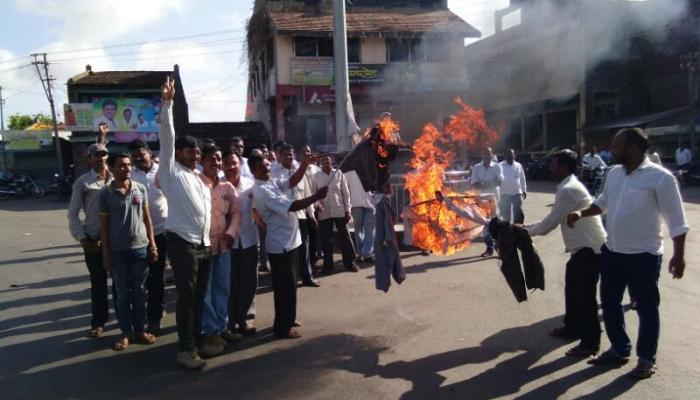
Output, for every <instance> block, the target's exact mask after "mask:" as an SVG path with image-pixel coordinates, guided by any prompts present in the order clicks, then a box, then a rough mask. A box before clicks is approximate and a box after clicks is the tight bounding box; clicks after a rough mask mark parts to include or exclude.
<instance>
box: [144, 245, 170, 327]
mask: <svg viewBox="0 0 700 400" xmlns="http://www.w3.org/2000/svg"><path fill="white" fill-rule="evenodd" d="M155 239H156V246H157V247H158V260H156V262H154V263H153V264H150V265H149V266H148V279H147V280H146V289H147V290H148V308H147V310H146V315H147V319H148V324H149V325H150V324H159V323H160V320H161V319H162V318H163V311H165V260H166V259H167V249H168V245H167V243H168V241H167V240H166V238H165V233H161V234H159V235H156V237H155Z"/></svg>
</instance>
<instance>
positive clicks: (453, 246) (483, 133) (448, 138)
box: [404, 98, 498, 254]
mask: <svg viewBox="0 0 700 400" xmlns="http://www.w3.org/2000/svg"><path fill="white" fill-rule="evenodd" d="M455 103H456V104H457V105H458V106H459V107H460V112H459V113H457V114H456V115H454V116H452V117H451V118H450V121H449V123H448V124H447V125H446V126H445V129H444V132H440V130H439V129H438V128H437V127H435V125H433V124H431V123H429V124H427V125H426V126H425V127H424V128H423V134H422V135H421V136H420V137H419V138H418V139H417V140H416V142H415V143H414V144H413V150H414V152H415V155H414V157H413V159H412V160H411V163H410V165H411V167H413V168H414V171H413V172H411V173H409V174H407V175H406V177H405V180H406V190H408V192H409V193H410V199H411V206H409V210H408V212H407V213H406V215H404V216H405V217H407V218H408V219H410V220H411V222H412V224H413V242H414V244H415V245H416V246H418V247H420V248H423V249H427V250H432V251H433V252H435V253H438V254H454V253H455V252H457V251H460V250H463V249H465V248H467V247H468V246H469V244H470V242H471V240H472V239H474V238H475V237H476V236H477V235H478V234H479V233H480V232H481V229H482V226H481V225H479V224H477V223H475V222H473V221H471V220H469V219H467V218H464V217H461V216H459V215H457V213H455V212H454V210H453V209H451V207H449V206H448V205H447V203H449V202H451V203H452V204H453V205H454V206H457V207H459V208H462V209H465V208H470V207H471V208H475V209H476V210H477V211H478V212H480V213H481V214H482V215H489V213H490V211H491V207H493V204H492V203H491V202H483V201H481V199H480V198H479V197H478V193H475V192H466V193H460V192H457V191H454V190H452V189H451V188H450V187H449V186H448V185H446V184H445V179H444V173H445V171H446V170H447V169H448V167H449V165H450V164H451V163H452V161H453V160H454V157H455V153H454V150H455V149H456V148H457V147H458V146H459V145H466V146H467V148H470V149H479V148H481V147H484V146H487V145H490V144H491V143H493V142H495V141H496V140H497V139H498V133H497V132H496V130H494V129H492V128H490V127H489V126H488V124H487V123H486V119H485V117H484V113H483V111H480V110H477V109H474V108H472V107H470V106H469V105H467V104H465V103H464V102H463V101H462V100H461V99H460V98H456V99H455ZM436 192H439V193H440V194H441V195H442V196H444V197H447V198H449V201H447V202H446V201H438V200H436ZM440 194H438V196H437V197H442V196H440ZM439 200H442V199H439Z"/></svg>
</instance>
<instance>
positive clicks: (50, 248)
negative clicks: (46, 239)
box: [22, 243, 80, 253]
mask: <svg viewBox="0 0 700 400" xmlns="http://www.w3.org/2000/svg"><path fill="white" fill-rule="evenodd" d="M79 248H80V245H79V244H78V243H74V244H63V245H58V246H51V247H42V248H39V249H28V250H22V253H36V252H39V251H49V250H63V249H79Z"/></svg>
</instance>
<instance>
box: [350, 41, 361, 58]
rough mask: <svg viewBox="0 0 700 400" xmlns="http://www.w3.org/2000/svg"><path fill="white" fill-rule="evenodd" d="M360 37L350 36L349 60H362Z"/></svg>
mask: <svg viewBox="0 0 700 400" xmlns="http://www.w3.org/2000/svg"><path fill="white" fill-rule="evenodd" d="M360 47H361V46H360V38H348V62H351V63H359V62H360Z"/></svg>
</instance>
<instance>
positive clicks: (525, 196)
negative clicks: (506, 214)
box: [523, 192, 527, 200]
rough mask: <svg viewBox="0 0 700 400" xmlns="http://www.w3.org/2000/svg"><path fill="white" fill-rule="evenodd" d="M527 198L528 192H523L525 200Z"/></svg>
mask: <svg viewBox="0 0 700 400" xmlns="http://www.w3.org/2000/svg"><path fill="white" fill-rule="evenodd" d="M525 199H527V193H526V192H523V200H525Z"/></svg>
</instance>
